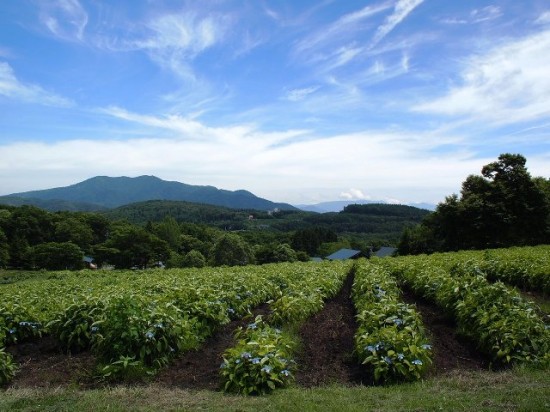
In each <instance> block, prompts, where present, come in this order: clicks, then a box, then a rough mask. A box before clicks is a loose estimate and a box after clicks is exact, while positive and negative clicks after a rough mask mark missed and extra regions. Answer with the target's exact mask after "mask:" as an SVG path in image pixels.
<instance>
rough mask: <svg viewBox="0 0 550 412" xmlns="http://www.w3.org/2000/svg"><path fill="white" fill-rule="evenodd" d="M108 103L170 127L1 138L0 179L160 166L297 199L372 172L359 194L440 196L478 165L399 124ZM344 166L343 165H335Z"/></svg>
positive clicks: (184, 176) (51, 178)
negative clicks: (355, 126)
mask: <svg viewBox="0 0 550 412" xmlns="http://www.w3.org/2000/svg"><path fill="white" fill-rule="evenodd" d="M103 113H104V114H107V115H109V116H111V117H113V118H116V119H119V120H122V121H126V122H129V123H132V124H133V126H134V127H137V128H138V129H139V126H142V127H143V128H144V132H143V133H139V135H141V136H146V135H149V136H165V137H154V138H153V137H150V138H132V139H129V140H120V139H118V140H112V139H111V140H109V139H105V140H101V141H96V140H88V139H79V140H77V139H73V140H66V141H59V142H51V143H38V142H14V143H10V144H4V145H0V158H2V159H5V160H3V162H2V163H1V164H0V187H2V188H3V190H4V191H6V192H9V188H10V187H14V188H15V187H17V188H18V189H14V191H15V190H18V191H22V190H30V189H32V188H40V184H41V182H42V180H41V179H43V182H44V183H43V184H42V187H51V186H52V182H55V185H63V184H70V183H75V181H78V180H82V179H85V178H87V177H90V176H93V175H96V174H102V175H105V174H107V175H111V176H119V175H130V176H136V175H140V174H155V175H158V176H159V177H162V178H165V179H171V180H179V181H183V182H186V183H191V184H210V185H215V186H218V187H222V188H226V189H239V188H246V189H248V190H251V191H253V192H254V193H256V194H258V195H260V196H265V197H269V198H271V199H274V200H278V199H276V198H274V196H277V191H276V189H273V188H277V187H278V188H285V190H284V193H283V192H281V196H282V197H281V199H280V200H285V201H289V202H296V203H298V202H301V201H304V200H307V199H304V197H303V196H305V195H306V194H307V195H308V196H309V195H310V194H311V193H312V192H310V191H309V190H312V188H315V187H318V185H319V182H322V184H323V186H324V187H325V189H323V190H328V191H333V195H332V196H333V197H336V196H338V194H339V193H350V194H351V195H354V196H356V197H357V196H358V195H360V193H359V192H358V191H353V192H351V191H349V190H348V189H347V188H349V187H354V188H359V187H365V182H368V186H367V187H366V190H367V191H366V192H362V193H363V195H364V193H369V194H371V193H372V195H373V196H374V195H376V198H388V197H392V196H393V197H396V194H397V193H399V196H400V197H402V198H404V199H406V200H409V199H410V200H413V201H422V200H428V201H436V200H438V199H440V198H442V197H443V196H444V195H446V194H448V192H449V190H450V189H449V188H450V187H451V188H452V189H453V190H454V188H455V186H458V185H459V182H460V179H461V178H463V176H465V175H466V174H467V173H473V172H475V170H471V167H472V165H473V164H476V165H477V167H479V160H474V159H469V158H468V155H465V154H464V153H462V152H461V153H453V154H447V155H441V154H438V155H434V154H430V153H431V151H432V150H434V149H435V148H437V147H439V146H440V145H444V144H446V143H448V139H446V138H445V136H431V135H429V134H419V133H408V132H404V131H402V130H401V131H395V132H377V131H364V132H360V133H353V134H335V135H332V136H329V137H323V138H320V137H319V136H316V135H315V134H312V132H308V131H304V130H288V131H278V132H265V131H262V130H259V129H258V128H256V127H255V126H253V125H246V124H245V125H236V126H233V127H211V126H208V125H206V124H203V123H201V122H200V121H198V120H197V119H194V118H182V117H178V116H151V115H141V114H136V113H133V112H129V111H127V110H125V109H122V108H115V107H113V108H108V109H104V112H103ZM147 131H148V132H147ZM163 131H169V132H170V133H169V134H168V135H167V134H166V133H161V132H163ZM304 137H307V138H304ZM74 153H86V156H77V157H75V156H74ZM366 165H367V166H368V167H367V168H365V166H366ZM434 169H435V170H438V173H437V176H436V177H434V175H433V170H434ZM338 170H345V173H335V172H334V171H338ZM7 171H9V173H7ZM14 176H16V178H15V180H13V179H14ZM31 176H33V178H32V179H31ZM8 177H9V178H8ZM427 180H429V181H430V187H429V188H428V189H426V185H425V182H426V181H427ZM45 182H49V183H47V184H46V183H45ZM30 184H32V185H33V186H34V187H29V185H30ZM308 188H309V189H308ZM423 188H424V189H423ZM361 190H362V189H361ZM309 200H311V199H309Z"/></svg>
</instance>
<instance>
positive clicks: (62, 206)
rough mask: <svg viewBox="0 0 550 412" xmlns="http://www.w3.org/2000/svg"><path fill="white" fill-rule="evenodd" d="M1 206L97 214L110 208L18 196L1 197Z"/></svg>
mask: <svg viewBox="0 0 550 412" xmlns="http://www.w3.org/2000/svg"><path fill="white" fill-rule="evenodd" d="M0 204H2V205H8V206H23V205H32V206H36V207H39V208H41V209H44V210H47V211H49V212H58V211H60V210H65V211H69V212H97V211H101V210H107V209H108V208H106V207H103V206H100V205H97V204H93V203H84V202H70V201H68V200H60V199H36V198H32V197H28V198H24V197H17V196H11V195H10V196H0Z"/></svg>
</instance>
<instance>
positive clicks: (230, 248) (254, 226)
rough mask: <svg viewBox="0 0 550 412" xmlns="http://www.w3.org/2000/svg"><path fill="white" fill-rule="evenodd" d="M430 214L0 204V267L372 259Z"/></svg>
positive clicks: (370, 209)
mask: <svg viewBox="0 0 550 412" xmlns="http://www.w3.org/2000/svg"><path fill="white" fill-rule="evenodd" d="M427 214H429V212H428V211H425V210H420V209H415V208H412V207H408V206H397V205H363V206H360V207H357V208H354V207H350V208H348V209H346V210H344V211H342V212H340V213H325V214H317V213H312V212H302V211H298V210H276V211H269V212H267V211H259V210H252V209H248V210H237V209H230V208H225V207H218V206H212V205H204V204H196V203H190V202H177V201H147V202H141V203H136V204H132V205H127V206H123V207H120V208H118V209H114V210H109V211H105V212H102V213H84V212H55V213H52V212H48V211H45V210H43V209H39V208H37V207H34V206H28V205H24V206H21V207H13V206H0V267H10V268H28V269H40V268H46V269H66V268H69V269H73V268H74V269H77V268H80V267H82V266H83V257H84V256H85V255H86V256H90V257H92V258H93V259H94V263H95V264H98V265H102V264H110V265H114V266H115V267H117V268H129V267H146V266H150V265H153V264H157V263H158V262H163V264H166V265H168V266H172V267H187V266H204V265H224V264H226V265H236V264H248V263H269V262H278V261H294V260H307V259H309V257H310V256H327V255H329V254H330V253H333V252H334V251H336V250H338V249H340V248H354V249H358V250H362V251H364V252H365V253H368V251H369V250H370V248H371V247H372V246H375V247H376V246H391V245H395V244H396V243H397V240H398V239H399V236H400V234H401V232H402V231H403V229H404V228H405V227H406V226H408V225H411V224H415V223H418V222H420V221H421V219H422V217H423V216H426V215H427Z"/></svg>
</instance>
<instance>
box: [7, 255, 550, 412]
mask: <svg viewBox="0 0 550 412" xmlns="http://www.w3.org/2000/svg"><path fill="white" fill-rule="evenodd" d="M0 282H1V284H0V384H1V385H2V389H1V390H2V392H3V395H4V396H3V399H4V400H0V409H3V408H8V409H12V410H18V409H20V410H35V409H41V408H39V407H38V403H35V402H44V397H47V398H48V399H50V401H48V402H53V403H51V405H53V406H52V408H51V409H52V410H59V409H61V410H63V408H65V406H63V407H62V406H60V404H58V403H57V402H62V403H63V402H66V399H67V397H69V398H70V399H71V404H74V402H79V401H82V402H83V404H82V405H83V406H82V409H83V410H86V409H87V408H89V409H92V406H91V404H90V405H89V404H88V403H87V402H90V401H89V398H88V396H90V394H95V395H96V396H98V397H99V399H100V401H99V403H100V404H102V405H104V406H103V407H104V408H105V409H110V406H109V405H110V404H109V403H108V402H109V401H108V399H109V398H110V397H111V398H112V399H113V402H115V404H116V405H118V406H116V407H114V410H125V409H143V410H154V409H155V405H157V406H158V407H159V408H162V409H193V407H197V408H199V406H198V405H199V404H200V405H201V406H200V408H206V409H223V408H222V406H224V405H225V406H227V404H224V403H227V402H229V403H232V407H233V408H234V409H238V408H240V407H243V408H244V409H246V408H248V406H246V405H250V408H251V409H254V408H256V407H259V405H262V406H261V408H262V409H270V408H273V410H275V409H289V410H290V409H292V408H291V407H290V405H289V404H284V403H282V404H280V405H279V406H278V407H273V406H269V402H283V399H284V398H285V397H286V398H287V399H293V400H292V402H293V405H294V406H296V405H299V404H301V403H302V402H303V403H304V405H305V404H306V403H307V404H310V399H311V397H315V396H319V397H321V398H322V397H323V396H328V398H329V399H328V400H326V401H321V405H319V406H322V402H328V403H329V404H331V401H330V398H333V399H336V398H339V397H340V398H341V399H342V402H352V400H351V399H354V401H353V402H365V403H367V404H371V406H373V405H374V406H375V409H385V408H386V407H387V408H388V409H396V407H392V408H390V407H389V406H388V405H389V404H388V405H385V404H384V403H376V402H375V403H374V404H372V402H371V401H372V399H371V398H370V396H382V397H385V398H389V397H395V396H397V397H403V396H405V397H409V398H410V397H411V396H413V395H411V394H413V393H416V392H415V391H420V392H422V391H427V392H426V393H425V397H422V396H417V397H415V399H416V398H418V399H417V400H415V401H414V402H413V403H410V404H407V403H404V404H402V405H408V406H403V408H404V409H407V408H411V409H420V410H422V409H424V408H425V409H426V410H429V409H432V408H433V409H436V405H444V404H441V402H442V401H443V400H444V399H443V398H445V396H447V397H448V398H449V399H448V401H449V402H452V399H454V397H455V396H456V397H458V395H457V394H456V393H455V392H453V390H454V389H456V388H457V387H460V385H466V386H468V387H470V386H471V387H472V388H470V389H468V390H467V391H466V392H465V395H464V393H462V395H461V396H463V398H462V401H461V402H462V403H460V404H461V405H468V404H473V405H475V404H477V403H479V402H485V406H487V408H486V409H487V410H502V409H508V410H516V409H522V408H523V409H525V408H526V409H530V408H531V409H533V408H534V409H537V408H539V407H540V408H542V409H544V408H546V407H550V401H549V399H550V389H549V388H550V379H549V378H548V375H550V374H549V373H548V371H549V366H550V318H549V313H548V310H547V308H548V306H547V305H548V301H549V300H550V247H549V246H539V247H529V248H513V249H501V250H487V251H481V252H458V253H445V254H434V255H430V256H414V257H401V258H384V259H378V258H373V259H370V260H358V261H343V262H341V261H336V262H323V263H317V262H311V263H284V264H270V265H262V266H244V267H222V268H204V269H177V270H176V269H174V270H146V271H93V272H92V271H81V272H36V273H29V272H27V273H18V272H0ZM477 381H479V384H480V385H483V384H482V381H483V382H485V383H487V382H494V383H495V385H494V387H493V389H490V388H489V389H488V392H487V393H486V395H483V394H479V393H477V392H476V390H475V387H476V383H475V382H477ZM449 382H453V383H449ZM136 385H138V386H137V387H136ZM449 385H450V387H452V388H454V389H453V390H451V392H452V393H450V392H446V395H444V396H443V398H442V397H441V394H440V393H437V391H435V392H434V388H438V389H441V388H442V387H445V386H449ZM453 385H454V386H453ZM510 385H515V386H516V387H517V388H516V389H517V392H516V391H515V390H514V389H512V388H509V386H510ZM504 387H508V389H506V390H508V391H509V393H510V394H511V395H510V396H511V398H507V399H505V400H503V399H502V398H501V395H500V391H501V390H502V389H503V388H504ZM525 387H528V388H529V389H528V390H525ZM113 388H118V389H116V390H118V391H120V392H118V395H113V392H112V391H113V390H115V389H113ZM136 388H140V389H136ZM151 388H153V389H151ZM148 390H149V391H151V392H147V391H148ZM446 390H450V389H446ZM491 390H493V392H491ZM132 391H142V392H140V393H142V395H143V393H149V394H151V393H152V392H155V393H171V395H169V396H172V397H174V402H176V403H175V404H162V406H161V405H158V402H159V400H158V399H157V400H156V401H150V402H149V401H143V403H141V404H140V405H139V408H138V407H137V406H136V405H133V404H132V405H130V404H128V400H127V399H126V398H125V396H130V395H128V394H129V393H132ZM182 391H184V392H182ZM326 391H328V393H332V395H326V393H327V392H326ZM331 391H332V392H331ZM432 392H434V393H433V394H432V395H429V393H432ZM121 393H125V394H126V395H121V396H122V400H121V399H119V400H118V401H117V400H116V399H118V398H117V396H119V395H120V394H121ZM182 393H185V394H186V395H185V397H186V399H187V400H189V399H195V398H194V397H195V396H196V394H197V393H200V394H202V395H201V396H203V397H205V398H204V399H206V400H204V399H203V401H204V402H203V401H201V402H202V403H201V402H199V403H197V404H189V403H186V402H187V401H183V400H182V399H181V397H179V396H180V395H181V394H182ZM285 393H286V394H287V395H285ZM405 393H406V394H407V395H405ZM176 394H179V395H176ZM142 395H140V396H142ZM245 395H265V396H260V397H249V396H245ZM149 396H150V395H149ZM167 396H168V395H167ZM220 396H221V398H220ZM430 396H433V399H432V401H430V400H429V399H430ZM464 396H465V398H464ZM480 396H481V397H482V398H483V396H487V397H488V398H483V399H480ZM150 397H151V399H156V398H155V397H154V396H150ZM348 397H350V398H349V399H348ZM413 397H414V396H413ZM367 398H368V399H367ZM497 398H498V399H500V400H497ZM52 399H53V400H52ZM269 399H271V401H269ZM345 399H347V400H345ZM360 399H362V401H361V400H360ZM102 402H103V403H102ZM155 402H156V404H155ZM193 402H194V401H193ZM197 402H198V401H197ZM265 402H268V403H265ZM415 402H416V403H415ZM422 402H428V403H422ZM429 402H432V403H429ZM453 402H454V401H453ZM86 405H88V406H86ZM193 405H194V406H193ZM430 405H431V406H430ZM452 405H455V406H454V408H458V406H456V405H458V404H452ZM503 405H504V408H503ZM111 406H112V405H111ZM325 406H327V405H325ZM452 408H453V407H451V409H452ZM313 409H316V408H313ZM329 409H330V408H329ZM350 409H353V408H351V407H350ZM397 409H399V408H397ZM67 410H68V409H67ZM357 410H362V409H361V408H357Z"/></svg>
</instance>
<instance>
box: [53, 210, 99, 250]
mask: <svg viewBox="0 0 550 412" xmlns="http://www.w3.org/2000/svg"><path fill="white" fill-rule="evenodd" d="M54 239H55V241H56V242H73V243H74V244H75V245H78V246H79V247H80V248H81V249H82V250H89V249H90V246H91V244H92V242H93V240H94V233H93V231H92V229H91V228H90V226H88V224H87V223H86V222H85V221H82V220H80V219H78V218H76V217H74V216H67V215H63V216H62V218H61V219H60V220H59V221H58V222H56V223H55V225H54Z"/></svg>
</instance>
